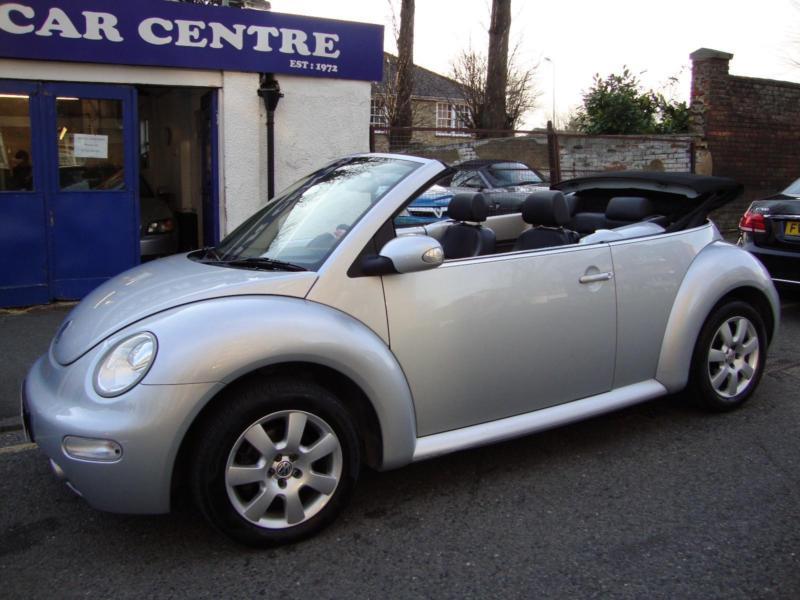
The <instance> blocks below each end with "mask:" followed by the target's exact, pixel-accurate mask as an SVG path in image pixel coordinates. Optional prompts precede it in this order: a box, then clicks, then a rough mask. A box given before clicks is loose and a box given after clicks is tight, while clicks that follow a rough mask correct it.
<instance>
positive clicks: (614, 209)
mask: <svg viewBox="0 0 800 600" xmlns="http://www.w3.org/2000/svg"><path fill="white" fill-rule="evenodd" d="M652 214H653V205H652V203H651V202H650V200H648V199H647V198H642V197H640V196H617V197H615V198H612V199H611V200H609V201H608V206H606V218H607V219H611V220H613V221H641V220H642V219H644V218H645V217H648V216H650V215H652Z"/></svg>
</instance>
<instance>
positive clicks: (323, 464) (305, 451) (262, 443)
mask: <svg viewBox="0 0 800 600" xmlns="http://www.w3.org/2000/svg"><path fill="white" fill-rule="evenodd" d="M342 464H343V459H342V447H341V443H340V441H339V438H338V437H337V436H336V433H335V432H334V430H333V428H332V427H331V426H330V425H329V424H328V423H326V422H325V421H324V420H323V419H321V418H319V417H318V416H316V415H313V414H311V413H308V412H304V411H299V410H285V411H280V412H275V413H272V414H269V415H267V416H265V417H263V418H261V419H259V420H258V421H256V422H255V423H253V424H251V425H250V426H249V427H247V429H245V431H244V432H243V433H242V434H241V435H240V436H239V438H238V439H237V440H236V442H235V443H234V445H233V447H232V448H231V451H230V453H229V454H228V461H227V464H226V467H225V487H226V491H227V493H228V498H229V499H230V502H231V504H232V505H233V507H234V509H235V510H236V512H238V513H239V515H240V516H242V517H243V518H244V519H246V520H247V521H249V522H250V523H253V524H254V525H257V526H259V527H263V528H267V529H285V528H288V527H292V526H295V525H298V524H300V523H303V522H304V521H307V520H308V519H310V518H312V517H313V516H314V515H316V514H317V513H319V511H321V510H322V509H323V508H324V507H325V505H326V504H327V503H328V501H329V500H330V499H331V497H332V496H333V493H334V491H335V490H336V488H337V486H338V484H339V480H340V478H341V475H342Z"/></svg>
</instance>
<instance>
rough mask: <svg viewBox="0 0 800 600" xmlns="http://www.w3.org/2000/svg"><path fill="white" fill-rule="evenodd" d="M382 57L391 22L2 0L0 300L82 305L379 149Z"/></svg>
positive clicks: (145, 4)
mask: <svg viewBox="0 0 800 600" xmlns="http://www.w3.org/2000/svg"><path fill="white" fill-rule="evenodd" d="M382 58H383V28H382V27H380V26H377V25H368V24H363V23H351V22H345V21H333V20H325V19H315V18H309V17H300V16H295V15H284V14H278V13H272V12H268V11H256V10H242V9H234V8H225V7H207V6H197V5H193V4H183V3H175V2H168V1H166V0H137V2H130V3H116V2H107V1H101V0H82V1H81V2H80V3H77V2H71V1H69V0H52V1H48V2H44V1H42V0H21V1H19V2H10V3H0V306H24V305H30V304H39V303H45V302H50V301H52V300H71V299H78V298H81V297H82V296H84V295H85V294H86V293H87V292H89V291H90V290H91V289H93V288H94V287H96V286H97V285H98V284H99V283H101V282H102V281H104V280H105V279H107V278H109V277H112V276H114V275H116V274H118V273H120V272H122V271H124V270H125V269H128V268H130V267H132V266H134V265H136V264H138V263H139V262H140V261H141V260H142V258H143V256H144V258H145V259H147V258H148V257H150V256H152V255H158V254H162V253H164V252H167V251H179V250H188V249H191V248H194V247H202V246H207V245H212V244H215V243H216V242H218V241H219V239H220V237H222V236H224V235H225V234H226V233H228V232H229V231H231V230H232V229H233V228H235V227H236V226H237V225H238V224H239V223H241V222H242V221H243V220H244V219H245V218H246V217H247V216H249V215H250V214H252V213H253V212H254V211H255V210H257V209H258V208H260V207H261V206H263V205H264V204H265V202H266V201H267V199H268V197H269V195H270V191H272V190H278V191H279V190H280V189H282V188H283V187H285V186H287V185H289V184H290V183H291V182H292V181H294V180H295V179H297V178H299V177H301V176H302V175H304V174H306V173H308V172H310V171H311V170H313V169H315V168H317V167H319V166H321V165H323V164H325V163H326V162H328V161H330V160H332V159H334V158H336V157H339V156H342V155H344V154H348V153H353V152H361V151H366V150H367V149H368V147H369V127H368V123H369V114H370V89H371V88H370V81H374V80H380V79H381V70H382ZM276 102H277V105H275V103H276ZM268 107H269V108H272V109H273V110H272V111H268ZM268 112H271V113H272V114H271V115H270V116H271V117H272V118H271V119H268ZM268 121H270V122H271V124H270V125H269V126H268ZM270 131H271V134H270ZM270 137H272V141H270V139H269V138H270ZM270 147H271V148H273V151H272V153H270V152H269V151H268V148H270Z"/></svg>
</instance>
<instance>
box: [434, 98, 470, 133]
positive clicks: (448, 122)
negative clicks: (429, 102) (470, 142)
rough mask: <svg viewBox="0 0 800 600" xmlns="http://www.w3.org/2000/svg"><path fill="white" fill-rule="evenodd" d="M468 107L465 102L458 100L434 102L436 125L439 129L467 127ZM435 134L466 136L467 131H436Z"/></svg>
mask: <svg viewBox="0 0 800 600" xmlns="http://www.w3.org/2000/svg"><path fill="white" fill-rule="evenodd" d="M468 114H469V109H468V108H467V105H466V104H463V103H458V102H437V103H436V127H438V128H441V129H468V128H469V123H468V122H467V115H468ZM436 135H442V136H448V135H449V136H468V135H470V134H468V133H460V132H458V131H437V132H436Z"/></svg>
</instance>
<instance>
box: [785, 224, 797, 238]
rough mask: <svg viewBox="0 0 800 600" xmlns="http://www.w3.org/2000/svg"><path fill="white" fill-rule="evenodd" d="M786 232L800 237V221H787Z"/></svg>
mask: <svg viewBox="0 0 800 600" xmlns="http://www.w3.org/2000/svg"><path fill="white" fill-rule="evenodd" d="M784 233H785V234H786V235H794V236H797V237H800V221H787V222H786V229H785V230H784Z"/></svg>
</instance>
